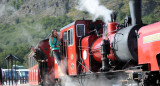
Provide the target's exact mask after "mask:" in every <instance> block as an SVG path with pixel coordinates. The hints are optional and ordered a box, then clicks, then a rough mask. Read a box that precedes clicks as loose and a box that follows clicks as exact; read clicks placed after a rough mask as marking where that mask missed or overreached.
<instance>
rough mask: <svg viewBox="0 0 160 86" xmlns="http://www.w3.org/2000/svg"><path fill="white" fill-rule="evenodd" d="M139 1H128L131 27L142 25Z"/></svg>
mask: <svg viewBox="0 0 160 86" xmlns="http://www.w3.org/2000/svg"><path fill="white" fill-rule="evenodd" d="M141 3H142V1H141V0H129V7H130V14H131V18H132V25H136V24H142V19H141Z"/></svg>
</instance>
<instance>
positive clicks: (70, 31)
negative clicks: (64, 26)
mask: <svg viewBox="0 0 160 86" xmlns="http://www.w3.org/2000/svg"><path fill="white" fill-rule="evenodd" d="M72 44H73V29H70V30H68V45H69V46H70V45H72Z"/></svg>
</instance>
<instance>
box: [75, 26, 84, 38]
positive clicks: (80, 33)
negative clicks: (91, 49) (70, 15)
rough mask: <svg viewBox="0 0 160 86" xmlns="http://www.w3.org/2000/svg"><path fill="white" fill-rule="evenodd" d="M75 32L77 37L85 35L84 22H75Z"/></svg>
mask: <svg viewBox="0 0 160 86" xmlns="http://www.w3.org/2000/svg"><path fill="white" fill-rule="evenodd" d="M76 32H77V37H82V36H84V35H85V25H84V24H77V25H76Z"/></svg>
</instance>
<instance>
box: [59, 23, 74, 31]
mask: <svg viewBox="0 0 160 86" xmlns="http://www.w3.org/2000/svg"><path fill="white" fill-rule="evenodd" d="M74 24H75V21H74V22H72V23H70V24H68V25H66V26H64V27H62V28H61V29H60V31H62V30H64V29H66V28H67V27H69V26H72V25H74Z"/></svg>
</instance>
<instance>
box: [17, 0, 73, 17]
mask: <svg viewBox="0 0 160 86" xmlns="http://www.w3.org/2000/svg"><path fill="white" fill-rule="evenodd" d="M73 3H74V0H26V1H25V2H24V4H23V5H22V6H21V8H20V9H19V10H18V11H19V13H20V15H23V16H25V15H35V14H40V15H43V16H45V15H49V16H61V15H64V14H65V13H67V12H68V11H69V8H71V7H72V6H73V5H74V4H73Z"/></svg>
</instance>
